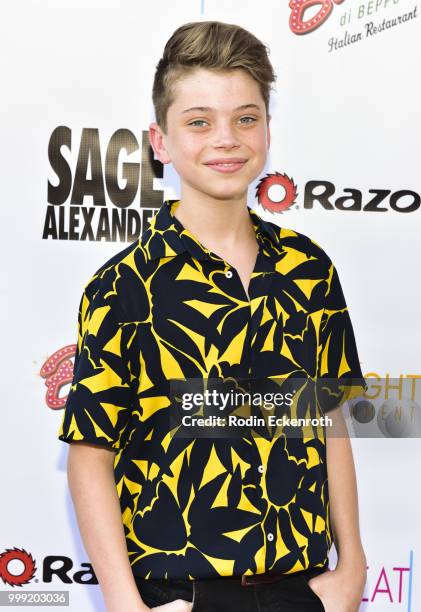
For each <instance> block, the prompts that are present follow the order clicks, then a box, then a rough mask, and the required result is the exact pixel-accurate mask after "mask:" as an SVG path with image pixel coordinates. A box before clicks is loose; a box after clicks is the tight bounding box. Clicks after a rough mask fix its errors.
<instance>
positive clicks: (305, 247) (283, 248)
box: [260, 217, 332, 267]
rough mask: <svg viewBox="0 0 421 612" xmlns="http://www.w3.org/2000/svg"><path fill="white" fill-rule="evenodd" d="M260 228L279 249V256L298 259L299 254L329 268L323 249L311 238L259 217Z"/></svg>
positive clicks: (328, 260) (330, 261)
mask: <svg viewBox="0 0 421 612" xmlns="http://www.w3.org/2000/svg"><path fill="white" fill-rule="evenodd" d="M260 220H261V221H260V222H261V224H262V227H263V228H264V229H265V230H267V232H268V233H269V234H271V237H272V240H273V241H274V243H275V245H276V247H277V248H278V249H279V251H280V253H281V255H282V254H283V257H286V256H288V255H290V256H291V257H299V256H300V254H302V255H303V257H304V256H306V257H307V258H308V259H310V258H311V259H315V260H317V262H319V263H320V264H321V265H323V266H328V267H329V266H330V265H331V264H332V260H331V258H330V256H329V255H328V253H327V252H326V250H325V249H324V247H323V246H322V245H321V244H320V243H319V242H318V240H315V239H314V238H312V237H311V236H309V235H307V234H304V233H303V232H299V231H297V230H294V229H291V228H289V227H284V226H283V225H279V224H277V223H274V222H273V221H268V220H266V219H263V218H262V217H260Z"/></svg>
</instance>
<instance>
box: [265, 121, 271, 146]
mask: <svg viewBox="0 0 421 612" xmlns="http://www.w3.org/2000/svg"><path fill="white" fill-rule="evenodd" d="M271 119H272V115H268V122H267V128H266V129H267V150H268V151H269V149H270V126H269V123H270V120H271Z"/></svg>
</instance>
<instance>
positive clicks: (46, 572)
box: [0, 547, 98, 587]
mask: <svg viewBox="0 0 421 612" xmlns="http://www.w3.org/2000/svg"><path fill="white" fill-rule="evenodd" d="M11 565H13V568H15V567H16V565H21V566H22V569H21V571H20V572H19V573H15V572H12V571H11V569H10V566H11ZM53 565H54V566H55V567H53ZM81 567H83V568H85V569H83V570H77V571H74V567H73V561H72V559H70V557H65V556H64V555H48V556H46V557H44V559H43V561H42V569H41V571H42V577H41V581H42V582H46V583H49V582H52V580H53V576H54V580H55V581H57V580H59V581H61V582H63V583H64V584H72V583H77V584H98V580H97V577H96V576H95V573H94V570H93V567H92V565H91V564H90V563H81ZM37 569H38V568H37V566H36V562H35V559H34V558H33V556H32V555H31V553H29V552H27V551H26V550H25V549H24V548H16V547H15V548H7V549H6V550H5V551H4V552H2V553H0V578H1V579H2V580H3V582H4V584H7V585H8V586H11V587H22V586H24V585H25V584H29V583H30V582H31V581H32V580H33V579H34V578H35V576H36V572H37ZM35 582H39V580H37V579H36V578H35Z"/></svg>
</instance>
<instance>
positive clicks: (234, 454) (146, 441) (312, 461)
mask: <svg viewBox="0 0 421 612" xmlns="http://www.w3.org/2000/svg"><path fill="white" fill-rule="evenodd" d="M179 202H180V201H179V200H177V201H175V202H174V201H172V202H171V201H169V200H168V201H165V202H164V203H163V204H162V206H161V207H160V209H159V210H158V212H157V213H156V214H155V216H154V217H153V218H152V220H151V222H150V225H149V226H148V227H147V229H145V231H144V232H143V233H142V235H141V236H140V238H139V239H138V240H136V241H135V242H133V243H132V244H130V245H129V246H128V247H126V248H125V249H124V250H122V251H120V252H119V253H117V254H116V255H115V256H114V257H112V258H111V259H109V260H108V261H107V262H106V263H104V264H103V265H102V266H101V267H100V268H99V269H98V270H97V271H96V272H95V273H94V274H93V275H92V276H91V278H90V279H89V281H88V282H87V284H86V285H85V287H84V290H83V294H82V297H81V301H80V306H79V317H78V339H77V350H76V355H75V364H74V373H73V380H72V384H71V387H70V390H69V394H68V397H67V401H66V406H65V409H64V413H63V419H62V422H61V425H60V431H59V433H58V437H59V439H60V440H63V441H65V442H69V443H70V442H72V441H76V440H82V441H86V442H89V443H93V444H98V445H101V446H106V447H108V448H110V449H113V450H114V451H115V453H116V455H115V460H114V474H115V482H116V487H117V492H118V495H119V499H120V506H121V513H122V521H123V524H124V531H125V537H126V543H127V549H128V555H129V560H130V564H131V567H132V570H133V573H134V574H135V575H137V576H140V577H144V578H190V579H193V578H212V577H218V576H240V575H242V574H246V575H248V574H258V573H263V572H283V573H294V572H296V571H299V570H302V569H307V568H313V567H316V566H323V565H324V564H325V563H326V561H327V559H328V553H329V549H330V546H331V544H332V532H331V525H330V516H329V495H328V486H327V484H328V483H327V467H326V453H325V448H326V445H325V437H324V433H323V431H322V433H320V430H319V429H316V431H315V433H314V435H312V436H304V435H301V437H300V436H296V437H288V436H284V435H279V436H271V435H266V433H265V431H263V430H262V429H261V431H260V435H244V436H236V437H231V438H227V437H223V438H220V437H218V436H214V437H210V436H208V437H188V436H185V437H177V436H175V435H172V432H171V431H170V428H171V420H170V419H169V418H168V417H169V415H171V413H172V411H174V410H175V408H174V403H173V398H172V396H171V394H170V392H169V384H170V382H169V381H171V380H180V379H181V380H184V379H186V380H187V379H213V378H214V379H221V380H227V379H228V378H230V377H231V378H233V379H237V378H249V379H268V380H270V379H272V378H274V377H283V378H284V377H288V376H298V377H308V379H309V380H312V381H314V380H319V379H324V378H329V377H331V378H335V379H339V380H345V381H352V384H353V387H352V389H351V393H350V394H349V396H348V398H350V397H353V396H355V395H360V394H361V393H362V392H363V390H365V389H366V383H365V381H364V379H363V377H362V373H361V369H360V365H359V360H358V354H357V348H356V343H355V337H354V332H353V328H352V325H351V319H350V316H349V312H348V309H347V306H346V303H345V299H344V295H343V292H342V289H341V285H340V282H339V277H338V274H337V271H336V268H335V266H334V265H333V263H332V261H331V259H330V258H329V256H328V255H327V254H326V252H325V251H324V250H323V249H322V248H321V246H320V245H318V244H317V243H316V242H314V241H313V240H311V239H310V238H309V237H307V236H305V235H304V234H301V233H299V232H296V231H293V230H290V229H286V228H281V227H279V226H278V225H276V224H274V223H271V222H269V221H265V220H263V219H262V218H261V217H259V215H258V214H257V213H256V212H255V211H254V210H252V209H250V208H247V210H248V212H249V214H250V219H251V221H252V223H253V227H254V229H255V232H256V239H257V242H258V245H259V251H258V255H257V259H256V263H255V267H254V270H253V272H252V275H251V279H250V283H249V287H248V295H247V293H246V291H245V289H244V286H243V284H242V282H241V279H240V276H239V275H238V273H237V271H236V269H235V268H233V267H232V266H231V265H230V264H229V263H228V262H226V261H225V260H224V259H222V258H221V257H219V256H218V255H217V254H215V253H213V252H212V251H210V250H209V249H207V248H206V247H205V246H204V245H202V244H201V243H200V242H199V241H198V239H197V238H196V237H195V236H193V235H192V234H191V233H190V232H189V231H188V230H187V229H186V228H184V227H183V226H182V224H181V223H180V221H179V220H178V219H177V218H176V217H174V211H175V210H176V208H177V206H178V204H179ZM322 429H323V428H322Z"/></svg>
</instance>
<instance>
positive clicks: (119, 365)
mask: <svg viewBox="0 0 421 612" xmlns="http://www.w3.org/2000/svg"><path fill="white" fill-rule="evenodd" d="M96 284H97V283H96V281H94V282H91V283H88V284H87V285H86V287H85V289H84V291H83V295H82V298H81V300H80V305H79V313H78V339H77V348H76V354H75V362H74V369H73V379H72V383H71V386H70V390H69V393H68V396H67V399H66V405H65V408H64V414H63V417H62V422H61V425H60V429H59V432H58V438H59V440H62V441H63V442H68V443H70V442H72V441H76V440H82V441H86V442H90V443H92V444H98V445H101V446H106V447H109V448H112V449H115V450H119V449H120V448H122V447H124V434H125V432H126V430H127V423H128V421H129V419H130V415H131V406H132V393H131V386H130V368H129V360H128V348H127V344H126V342H125V340H124V337H125V334H124V333H123V332H124V329H123V327H124V322H123V323H122V322H120V321H119V317H118V313H117V312H116V305H115V302H114V304H113V303H111V302H110V301H109V300H107V299H105V298H104V297H103V295H104V291H103V290H102V291H101V290H98V289H97V288H96Z"/></svg>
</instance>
